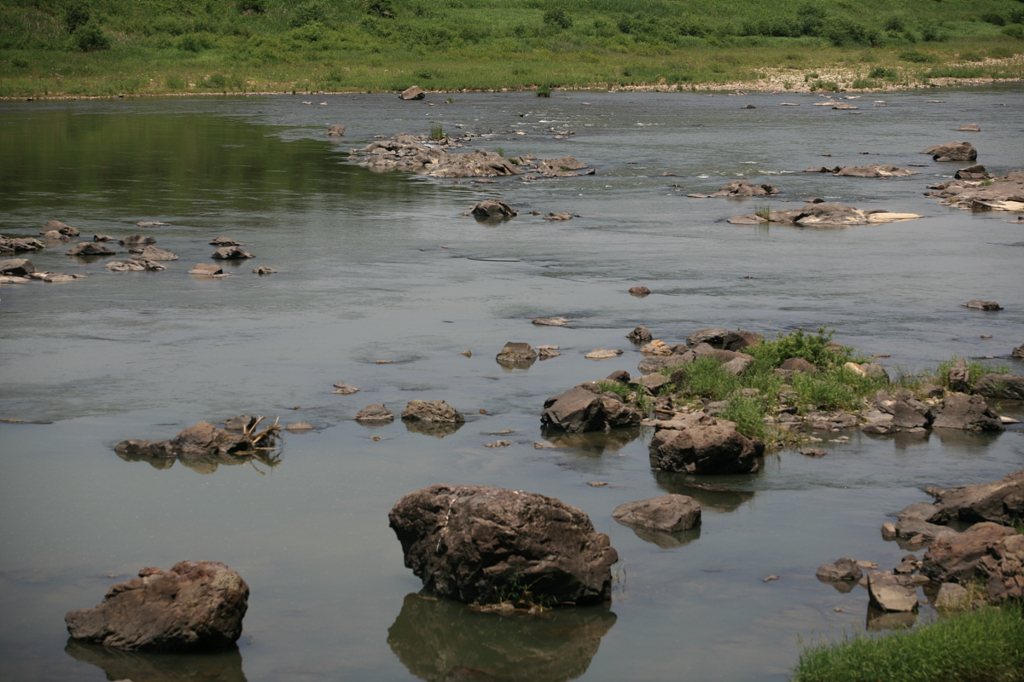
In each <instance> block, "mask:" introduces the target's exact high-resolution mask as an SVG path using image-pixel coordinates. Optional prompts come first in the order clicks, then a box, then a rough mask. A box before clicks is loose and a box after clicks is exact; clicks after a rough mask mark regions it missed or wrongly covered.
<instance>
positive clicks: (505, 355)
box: [494, 341, 537, 369]
mask: <svg viewBox="0 0 1024 682" xmlns="http://www.w3.org/2000/svg"><path fill="white" fill-rule="evenodd" d="M494 359H495V360H497V362H498V364H499V365H501V366H503V367H510V368H516V369H527V368H528V367H530V365H532V364H533V363H534V362H535V361H536V360H537V351H535V350H534V349H533V347H531V346H530V344H528V343H517V342H515V341H509V342H508V343H506V344H505V347H504V348H502V349H501V352H500V353H498V355H497V356H495V358H494Z"/></svg>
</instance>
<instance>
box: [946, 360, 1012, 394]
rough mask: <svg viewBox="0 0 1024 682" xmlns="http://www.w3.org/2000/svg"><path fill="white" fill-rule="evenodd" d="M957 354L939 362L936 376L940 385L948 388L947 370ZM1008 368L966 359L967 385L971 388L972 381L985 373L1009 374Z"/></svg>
mask: <svg viewBox="0 0 1024 682" xmlns="http://www.w3.org/2000/svg"><path fill="white" fill-rule="evenodd" d="M959 359H960V358H959V356H956V355H954V356H953V357H952V358H950V359H949V360H945V361H943V362H940V363H939V368H938V375H937V378H938V379H939V381H940V382H941V384H942V386H945V387H946V388H949V370H950V369H951V368H952V367H953V365H954V364H956V362H957V360H959ZM1009 373H1010V368H1009V367H1006V366H1005V365H986V364H984V363H982V362H978V361H977V360H968V361H967V374H968V378H967V386H968V388H971V389H973V388H974V383H975V382H976V381H977V380H978V379H980V378H982V377H983V376H985V375H986V374H1009Z"/></svg>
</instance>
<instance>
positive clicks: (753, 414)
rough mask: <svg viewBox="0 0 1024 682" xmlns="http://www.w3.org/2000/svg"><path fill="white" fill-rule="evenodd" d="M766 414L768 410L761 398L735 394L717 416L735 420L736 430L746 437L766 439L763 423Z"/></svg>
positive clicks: (766, 431)
mask: <svg viewBox="0 0 1024 682" xmlns="http://www.w3.org/2000/svg"><path fill="white" fill-rule="evenodd" d="M767 414H768V411H767V409H766V407H765V402H764V401H763V400H760V399H758V398H745V397H742V396H735V397H733V398H731V399H730V400H729V402H728V403H727V404H726V406H725V407H724V408H723V409H722V411H721V413H720V414H719V416H720V417H721V418H722V419H727V420H729V421H731V422H736V430H737V431H739V432H740V433H742V434H743V435H744V436H747V437H748V438H749V437H755V438H760V439H761V440H768V438H769V433H768V427H767V426H766V425H765V423H764V418H765V416H767Z"/></svg>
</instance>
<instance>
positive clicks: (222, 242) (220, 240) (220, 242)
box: [210, 237, 245, 246]
mask: <svg viewBox="0 0 1024 682" xmlns="http://www.w3.org/2000/svg"><path fill="white" fill-rule="evenodd" d="M210 245H211V246H245V244H243V243H242V242H236V241H235V240H234V239H228V238H227V237H214V238H213V240H212V241H210Z"/></svg>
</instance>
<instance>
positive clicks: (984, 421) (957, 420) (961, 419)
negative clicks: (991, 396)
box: [932, 393, 1006, 431]
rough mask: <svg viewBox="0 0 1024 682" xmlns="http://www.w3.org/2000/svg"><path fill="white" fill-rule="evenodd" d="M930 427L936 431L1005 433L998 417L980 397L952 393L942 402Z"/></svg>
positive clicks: (1004, 428)
mask: <svg viewBox="0 0 1024 682" xmlns="http://www.w3.org/2000/svg"><path fill="white" fill-rule="evenodd" d="M932 426H933V427H934V428H937V429H940V428H942V429H960V430H963V431H1005V430H1006V427H1005V426H1003V423H1002V421H1000V419H999V415H998V414H996V413H995V412H994V411H993V410H992V408H990V407H989V406H988V403H986V402H985V399H984V398H983V397H981V396H980V395H965V394H963V393H954V394H953V395H950V396H947V397H946V398H945V399H944V400H943V401H942V407H941V408H939V413H938V416H937V417H935V421H934V422H933V423H932Z"/></svg>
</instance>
